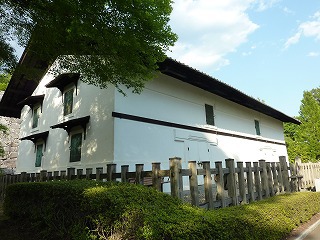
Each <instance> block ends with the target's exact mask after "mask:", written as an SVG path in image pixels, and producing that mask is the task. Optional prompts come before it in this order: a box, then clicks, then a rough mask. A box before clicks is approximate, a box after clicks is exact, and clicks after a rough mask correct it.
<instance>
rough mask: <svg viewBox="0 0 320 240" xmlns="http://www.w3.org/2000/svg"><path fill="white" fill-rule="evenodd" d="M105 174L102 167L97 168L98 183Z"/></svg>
mask: <svg viewBox="0 0 320 240" xmlns="http://www.w3.org/2000/svg"><path fill="white" fill-rule="evenodd" d="M102 173H103V168H102V167H97V168H96V181H101V180H102V179H101V174H102Z"/></svg>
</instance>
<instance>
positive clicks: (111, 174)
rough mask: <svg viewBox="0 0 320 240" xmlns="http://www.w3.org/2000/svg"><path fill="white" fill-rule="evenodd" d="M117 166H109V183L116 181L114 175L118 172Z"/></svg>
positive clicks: (111, 164) (112, 164)
mask: <svg viewBox="0 0 320 240" xmlns="http://www.w3.org/2000/svg"><path fill="white" fill-rule="evenodd" d="M116 167H117V165H116V164H114V163H110V164H107V181H110V182H111V181H114V180H115V179H114V177H113V173H115V172H116Z"/></svg>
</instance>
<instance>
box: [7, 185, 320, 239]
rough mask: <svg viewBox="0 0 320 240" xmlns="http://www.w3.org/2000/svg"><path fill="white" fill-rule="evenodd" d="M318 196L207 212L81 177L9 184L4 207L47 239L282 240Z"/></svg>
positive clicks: (315, 208) (314, 208) (147, 191)
mask: <svg viewBox="0 0 320 240" xmlns="http://www.w3.org/2000/svg"><path fill="white" fill-rule="evenodd" d="M319 197H320V194H319V193H310V192H309V193H295V194H287V195H281V196H276V197H272V198H269V199H267V200H263V201H260V202H255V203H252V204H249V205H243V206H237V207H229V208H224V209H219V210H213V211H206V210H203V209H200V208H196V207H192V206H190V205H188V204H184V203H182V202H181V201H180V200H178V199H175V198H172V197H171V196H169V195H167V194H163V193H159V192H157V191H156V190H154V189H152V188H146V187H144V186H140V185H132V184H125V183H102V182H95V181H86V180H79V181H61V182H47V183H19V184H13V185H10V186H9V187H8V188H7V194H6V198H5V203H4V208H5V213H6V214H7V215H8V216H9V217H10V218H16V219H21V220H24V221H29V222H31V223H32V227H33V228H34V229H35V230H36V232H38V233H39V238H40V237H41V238H46V239H282V238H283V237H284V236H286V235H287V234H288V233H289V232H290V231H291V230H292V229H293V228H295V227H296V226H297V225H299V224H300V223H303V222H305V221H307V220H308V219H310V217H311V216H312V215H314V214H315V213H317V212H320V204H319Z"/></svg>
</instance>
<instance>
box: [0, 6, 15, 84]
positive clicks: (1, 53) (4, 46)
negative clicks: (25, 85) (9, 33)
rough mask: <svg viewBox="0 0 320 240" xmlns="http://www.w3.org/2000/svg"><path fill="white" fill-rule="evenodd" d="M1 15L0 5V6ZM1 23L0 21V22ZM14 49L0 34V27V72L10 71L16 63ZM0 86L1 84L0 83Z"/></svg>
mask: <svg viewBox="0 0 320 240" xmlns="http://www.w3.org/2000/svg"><path fill="white" fill-rule="evenodd" d="M0 16H1V7H0ZM0 25H1V22H0ZM14 52H15V51H14V49H13V48H12V47H11V46H10V45H9V44H8V43H7V42H6V41H5V40H4V39H3V37H2V36H1V27H0V73H8V72H11V71H12V69H14V68H15V66H16V64H17V58H16V56H15V55H14ZM0 87H1V85H0Z"/></svg>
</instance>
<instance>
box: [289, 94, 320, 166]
mask: <svg viewBox="0 0 320 240" xmlns="http://www.w3.org/2000/svg"><path fill="white" fill-rule="evenodd" d="M319 118H320V88H316V89H312V90H311V91H305V92H304V94H303V99H302V100H301V106H300V111H299V116H298V117H297V119H298V120H299V121H300V122H301V124H300V125H294V124H290V123H289V124H285V125H284V130H285V131H284V132H285V139H286V143H287V149H288V155H289V158H290V161H291V162H294V160H295V158H296V157H300V158H301V160H302V162H309V161H310V162H317V161H319V160H320V144H319V142H320V121H319Z"/></svg>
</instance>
